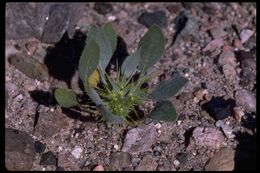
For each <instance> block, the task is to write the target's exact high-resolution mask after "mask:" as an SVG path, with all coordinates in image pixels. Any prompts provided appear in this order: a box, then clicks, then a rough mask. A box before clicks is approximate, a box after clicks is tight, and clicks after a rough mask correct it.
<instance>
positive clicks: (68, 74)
mask: <svg viewBox="0 0 260 173" xmlns="http://www.w3.org/2000/svg"><path fill="white" fill-rule="evenodd" d="M86 38H87V36H86V35H85V34H84V33H82V32H80V31H77V32H76V33H75V35H74V36H73V38H72V39H70V38H69V37H68V34H67V33H65V34H64V35H63V37H62V38H61V40H60V41H59V42H57V43H56V44H55V45H54V47H48V48H47V53H46V56H45V58H44V64H45V65H46V66H47V68H48V72H49V75H50V76H51V77H53V78H54V79H57V80H60V81H64V82H66V84H67V86H68V88H71V86H72V84H71V81H72V78H73V76H74V75H75V73H76V71H77V68H78V64H79V59H80V56H81V53H82V51H83V49H84V46H85V40H86ZM127 56H128V52H127V45H126V43H125V41H124V39H123V38H122V37H119V36H118V37H117V47H116V50H115V52H114V54H113V56H112V58H111V60H110V65H109V66H108V67H107V69H106V71H107V72H108V71H109V69H110V68H111V67H112V65H114V66H116V65H117V63H118V65H119V66H121V65H122V63H123V61H124V60H125V58H126V57H127ZM78 84H79V87H80V88H81V90H83V87H82V86H83V85H82V81H78ZM53 93H54V90H52V91H41V90H34V91H31V92H30V95H31V97H32V99H33V100H34V101H35V102H37V103H38V104H39V105H44V106H55V105H57V102H56V100H55V98H54V95H53ZM85 97H86V95H85ZM62 111H63V113H64V114H66V115H67V116H68V117H70V118H73V119H79V120H80V121H95V120H94V119H96V118H95V117H85V116H82V115H81V114H80V112H79V110H77V109H76V110H75V109H67V108H62Z"/></svg>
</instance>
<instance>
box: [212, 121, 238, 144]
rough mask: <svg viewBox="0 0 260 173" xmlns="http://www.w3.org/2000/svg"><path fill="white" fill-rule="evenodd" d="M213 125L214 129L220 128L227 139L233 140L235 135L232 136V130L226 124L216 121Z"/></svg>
mask: <svg viewBox="0 0 260 173" xmlns="http://www.w3.org/2000/svg"><path fill="white" fill-rule="evenodd" d="M215 125H216V127H220V128H221V129H222V131H223V132H224V134H225V136H226V137H227V138H228V139H233V138H235V135H234V134H233V129H232V128H231V127H230V126H229V125H228V124H225V123H224V122H223V121H222V120H218V121H217V122H216V123H215Z"/></svg>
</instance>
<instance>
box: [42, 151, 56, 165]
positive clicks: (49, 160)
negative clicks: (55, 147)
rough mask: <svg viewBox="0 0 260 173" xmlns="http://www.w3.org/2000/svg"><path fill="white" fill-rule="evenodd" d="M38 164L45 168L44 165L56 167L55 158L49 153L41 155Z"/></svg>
mask: <svg viewBox="0 0 260 173" xmlns="http://www.w3.org/2000/svg"><path fill="white" fill-rule="evenodd" d="M39 164H40V165H45V166H46V165H56V164H57V158H56V156H55V155H54V154H53V153H52V152H51V151H48V152H46V153H43V154H42V157H41V161H40V163H39Z"/></svg>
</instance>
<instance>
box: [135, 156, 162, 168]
mask: <svg viewBox="0 0 260 173" xmlns="http://www.w3.org/2000/svg"><path fill="white" fill-rule="evenodd" d="M157 165H158V164H157V162H156V160H155V158H154V157H153V156H151V155H145V156H144V157H143V158H142V160H141V161H140V163H139V165H138V166H137V167H136V168H135V171H155V170H156V168H157Z"/></svg>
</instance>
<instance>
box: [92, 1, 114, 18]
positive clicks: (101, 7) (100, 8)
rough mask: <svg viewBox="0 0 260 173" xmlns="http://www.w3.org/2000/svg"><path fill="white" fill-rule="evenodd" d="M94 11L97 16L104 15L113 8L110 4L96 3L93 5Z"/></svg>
mask: <svg viewBox="0 0 260 173" xmlns="http://www.w3.org/2000/svg"><path fill="white" fill-rule="evenodd" d="M94 10H95V11H97V12H98V13H99V14H102V15H106V14H108V13H110V12H112V10H113V6H112V5H111V4H110V3H106V2H96V3H95V5H94Z"/></svg>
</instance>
